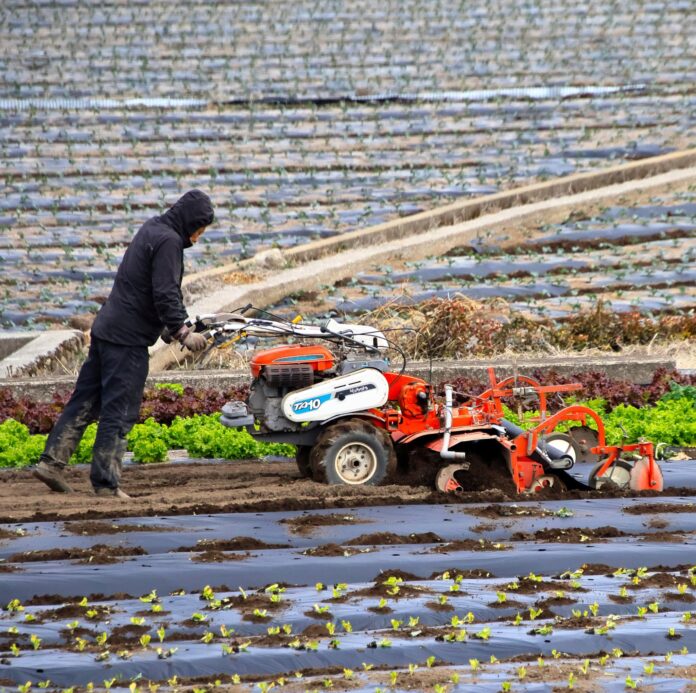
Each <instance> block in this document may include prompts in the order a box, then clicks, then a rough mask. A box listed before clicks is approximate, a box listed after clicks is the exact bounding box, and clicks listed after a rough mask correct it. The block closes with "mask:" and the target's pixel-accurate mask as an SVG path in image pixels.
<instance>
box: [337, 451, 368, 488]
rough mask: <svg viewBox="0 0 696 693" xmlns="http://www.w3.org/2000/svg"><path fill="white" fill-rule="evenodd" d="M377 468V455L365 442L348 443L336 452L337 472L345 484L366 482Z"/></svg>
mask: <svg viewBox="0 0 696 693" xmlns="http://www.w3.org/2000/svg"><path fill="white" fill-rule="evenodd" d="M376 469H377V455H376V454H375V452H374V450H373V449H372V448H371V447H370V446H369V445H366V444H365V443H348V444H347V445H344V446H343V447H342V448H341V449H340V450H339V451H338V453H337V454H336V473H337V474H338V476H340V477H341V481H343V483H345V484H364V483H365V482H366V481H368V480H369V479H370V478H371V477H372V476H373V475H374V473H375V471H376Z"/></svg>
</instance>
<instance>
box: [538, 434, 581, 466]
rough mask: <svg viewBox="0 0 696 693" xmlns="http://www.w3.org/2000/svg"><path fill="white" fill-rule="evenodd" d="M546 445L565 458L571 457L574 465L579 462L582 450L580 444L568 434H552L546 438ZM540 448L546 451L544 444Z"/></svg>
mask: <svg viewBox="0 0 696 693" xmlns="http://www.w3.org/2000/svg"><path fill="white" fill-rule="evenodd" d="M545 443H546V445H547V446H548V447H550V448H552V449H553V450H554V451H555V452H558V453H559V454H561V455H563V456H564V457H570V458H571V459H572V460H573V463H575V462H577V461H578V458H579V457H580V448H579V446H578V444H577V443H576V442H575V440H574V439H573V438H572V437H571V436H569V435H568V434H567V433H551V434H550V435H548V436H546V440H545ZM540 447H541V449H542V450H543V449H544V448H543V444H540Z"/></svg>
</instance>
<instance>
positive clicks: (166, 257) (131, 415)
mask: <svg viewBox="0 0 696 693" xmlns="http://www.w3.org/2000/svg"><path fill="white" fill-rule="evenodd" d="M212 221H213V205H212V203H211V201H210V198H209V197H208V196H207V195H206V194H205V193H203V192H201V191H200V190H191V191H189V192H187V193H186V194H185V195H183V196H182V197H181V198H180V199H179V200H178V201H177V202H176V203H175V204H174V205H173V206H172V207H171V208H170V209H168V210H167V211H166V212H165V213H164V214H163V215H162V216H157V217H152V218H151V219H148V221H146V222H145V223H144V224H143V225H142V226H141V227H140V230H139V231H138V232H137V233H136V234H135V236H134V237H133V240H132V241H131V243H130V245H129V246H128V248H127V249H126V252H125V254H124V256H123V260H122V261H121V264H120V265H119V268H118V272H117V273H116V279H115V280H114V286H113V289H112V290H111V294H110V295H109V297H108V299H107V300H106V303H104V305H103V306H102V307H101V309H100V311H99V313H97V317H96V318H95V320H94V324H93V325H92V336H91V343H90V347H89V354H88V355H87V360H86V361H85V363H84V364H83V366H82V368H81V369H80V374H79V376H78V378H77V383H76V385H75V390H74V392H73V394H72V396H71V397H70V401H69V402H68V403H67V405H66V406H65V409H64V410H63V413H62V414H61V416H60V418H59V419H58V421H57V422H56V425H55V426H54V427H53V430H52V431H51V433H50V435H49V436H48V440H47V441H46V448H45V449H44V451H43V453H42V455H41V458H40V460H39V463H38V464H37V465H36V466H35V467H34V476H35V477H36V478H37V479H40V480H41V481H43V482H44V483H45V484H46V485H47V486H48V487H49V488H50V489H51V490H52V491H57V492H59V493H70V492H71V491H72V489H71V488H70V486H69V485H68V483H67V481H66V479H65V476H64V474H63V472H64V470H65V467H66V465H67V464H68V460H69V459H70V457H71V456H72V454H73V452H74V451H75V448H76V447H77V445H78V443H79V442H80V439H81V438H82V434H83V433H84V431H85V428H86V427H87V425H88V424H89V423H91V422H93V421H96V420H97V419H99V426H98V428H97V437H96V440H95V441H94V449H93V451H92V467H91V471H90V481H91V482H92V486H93V487H94V492H95V493H96V494H97V495H98V496H115V497H116V498H120V499H122V500H128V499H129V498H130V496H128V495H127V494H126V493H124V492H123V491H122V490H121V488H120V487H119V481H120V478H121V461H122V458H123V454H124V452H125V451H126V436H127V435H128V432H129V431H130V430H131V428H132V427H133V424H134V423H135V422H136V421H137V420H138V414H139V412H140V403H141V401H142V396H143V389H144V387H145V378H146V377H147V372H148V365H149V363H148V361H149V354H148V347H149V346H151V345H153V344H154V343H155V342H156V341H157V338H158V337H159V336H160V334H162V337H163V338H164V339H165V341H167V340H168V341H172V339H171V338H172V337H173V339H176V340H178V341H179V342H180V343H181V345H182V347H184V346H185V347H187V348H188V349H190V350H191V351H194V352H195V351H200V350H202V349H204V348H205V346H206V339H205V337H204V336H203V335H201V334H198V333H195V332H191V331H190V330H189V328H188V327H186V325H185V324H184V321H185V320H186V318H187V317H188V313H187V312H186V309H185V308H184V304H183V298H182V294H181V279H182V276H183V259H184V255H183V250H184V248H190V247H191V246H192V245H193V244H194V243H195V242H196V241H197V240H198V239H199V238H200V237H201V235H202V234H203V232H204V231H205V229H206V227H207V226H208V225H209V224H210V223H212ZM170 335H171V337H170Z"/></svg>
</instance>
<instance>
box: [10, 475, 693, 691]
mask: <svg viewBox="0 0 696 693" xmlns="http://www.w3.org/2000/svg"><path fill="white" fill-rule="evenodd" d="M666 464H669V463H666ZM672 464H675V465H676V464H681V465H684V464H687V463H672ZM176 466H177V469H178V468H179V467H181V468H182V470H183V473H184V476H185V473H186V472H185V470H186V466H187V465H186V464H182V465H176ZM208 466H209V467H210V469H211V473H212V470H214V469H215V465H208ZM259 467H261V468H263V467H264V465H263V464H259ZM73 471H75V470H73ZM77 471H78V472H79V471H80V470H77ZM131 471H133V473H134V472H135V471H136V470H130V469H127V470H126V476H128V475H129V474H130V473H131ZM146 471H148V472H150V473H153V474H154V473H156V468H148V469H147V470H146ZM199 471H200V467H199ZM12 475H13V479H14V480H15V483H16V482H17V480H18V476H17V473H16V472H12ZM131 480H132V481H135V478H134V474H133V475H131ZM317 486H319V485H317ZM33 488H34V489H35V490H37V491H38V487H36V486H34V487H33ZM136 488H137V486H136ZM285 488H287V483H286V484H285ZM324 488H326V489H327V490H330V487H324ZM57 500H60V499H57ZM65 500H66V501H67V502H69V503H71V504H73V505H72V507H71V509H70V510H69V511H68V513H72V514H74V513H75V511H76V510H77V507H78V506H77V503H78V502H81V503H82V507H83V509H86V508H87V507H88V505H89V504H90V503H91V502H93V501H92V500H91V498H90V497H89V496H87V495H86V494H84V495H79V494H75V496H74V497H65ZM451 500H452V499H451ZM456 500H457V501H459V500H460V499H459V498H458V497H457V498H456ZM663 504H664V508H665V509H666V510H669V509H670V508H671V509H672V511H673V512H672V514H670V515H669V517H670V520H671V524H670V533H671V534H679V535H682V536H683V539H682V543H680V544H675V543H674V542H673V541H671V540H669V538H665V539H666V540H662V538H661V537H660V535H657V534H656V535H654V536H653V537H652V539H653V540H652V541H646V537H645V534H646V528H645V524H644V523H645V517H646V514H645V513H641V512H639V509H640V508H641V507H642V506H644V509H649V510H650V511H651V512H653V513H655V514H659V513H660V512H661V506H662V505H663ZM691 504H692V500H691V498H690V497H688V496H683V497H679V496H669V495H665V496H657V495H654V494H652V495H651V496H650V497H649V498H642V497H632V498H626V497H625V496H624V497H618V498H609V497H606V496H605V497H595V498H580V499H573V498H565V499H563V500H534V501H527V500H525V499H524V498H520V497H518V498H516V499H515V500H514V502H513V501H512V500H511V502H509V503H500V502H496V503H481V502H479V503H477V504H472V505H462V504H461V503H459V502H458V503H456V504H452V503H449V504H448V503H441V504H423V503H421V504H418V503H408V504H403V503H402V504H392V505H384V504H381V505H376V504H375V505H373V506H370V505H367V506H363V504H362V503H361V502H360V501H359V500H358V498H357V497H353V503H352V504H351V505H348V504H346V507H345V510H344V511H341V512H337V511H336V510H332V509H327V510H321V509H318V508H317V509H315V510H313V511H311V512H307V511H288V510H278V511H270V512H268V511H265V512H264V511H261V510H253V511H251V512H234V513H229V512H228V513H219V512H218V513H213V514H211V513H206V514H202V515H201V514H196V515H193V514H179V515H167V514H164V513H163V514H157V515H156V516H152V517H148V516H142V515H141V516H138V515H132V516H131V517H130V518H129V519H127V520H125V519H124V520H114V521H113V522H112V521H108V520H106V519H103V520H95V521H92V524H91V525H88V529H91V530H98V529H99V528H101V529H102V530H103V536H102V535H101V534H100V533H99V532H97V531H94V532H92V531H86V532H80V531H78V532H74V531H70V527H73V529H74V528H75V526H77V527H78V528H79V526H80V525H79V524H78V523H77V521H75V520H70V519H67V520H65V521H63V520H60V519H56V520H55V521H37V519H32V520H31V521H27V522H16V523H12V524H6V525H5V526H3V527H2V529H3V531H4V536H5V537H6V538H5V539H4V540H3V542H2V543H1V544H0V566H7V567H10V568H14V567H19V568H21V569H22V572H21V573H13V572H6V573H3V580H2V581H0V603H1V604H3V606H4V607H5V610H4V611H3V612H2V613H0V633H2V638H0V680H4V681H7V682H11V683H8V684H7V685H11V686H16V685H18V684H24V683H25V682H26V681H32V682H34V684H35V685H38V684H39V683H41V682H45V681H46V680H48V679H50V680H51V682H52V684H51V685H56V686H59V687H66V686H69V685H78V686H86V685H87V684H89V682H90V681H91V682H94V683H95V685H97V684H100V683H101V682H102V681H104V680H109V681H110V680H111V679H112V678H115V679H116V682H118V683H120V684H121V685H124V686H127V685H129V683H130V681H132V680H134V679H138V685H141V686H142V685H143V683H142V682H156V683H159V684H166V682H167V680H169V681H170V682H171V681H172V680H173V679H172V677H173V676H176V677H177V679H176V682H175V683H174V684H171V683H170V685H182V684H183V682H185V681H191V682H196V681H198V682H199V683H201V682H203V681H212V680H216V679H219V680H220V681H221V682H226V683H227V684H232V683H233V682H238V685H239V686H240V689H245V688H248V687H251V686H252V685H256V684H258V683H259V682H261V683H267V684H270V683H272V682H274V681H275V682H276V684H277V680H278V678H279V677H281V678H282V677H285V681H287V684H288V686H287V687H289V688H290V690H294V688H292V686H295V684H294V683H292V682H293V681H294V680H296V679H295V672H298V673H299V674H301V675H302V677H303V678H302V681H304V683H303V685H304V686H305V688H306V687H307V685H311V686H313V687H316V686H319V687H326V686H332V687H335V688H337V689H339V690H340V689H341V688H346V689H351V690H363V689H364V690H368V689H369V690H374V688H375V687H379V686H380V685H382V686H384V685H387V684H388V683H389V677H390V676H391V677H393V676H396V682H397V683H398V682H399V681H401V682H402V683H401V684H400V685H401V686H402V687H403V688H404V689H405V690H409V689H410V690H422V688H420V687H421V686H425V685H426V684H427V685H430V683H431V682H432V683H433V686H434V685H442V686H444V685H447V686H448V690H450V689H454V687H455V683H457V682H458V683H459V685H460V686H461V685H462V683H463V682H465V681H473V680H476V681H478V682H480V683H481V685H483V686H484V687H485V686H486V685H490V686H491V687H492V688H491V690H499V689H500V687H501V686H502V683H503V682H505V681H508V680H509V681H514V683H515V686H516V688H517V689H520V690H524V686H526V685H528V684H529V685H531V684H532V683H533V682H537V683H538V682H542V683H544V685H546V684H547V683H548V682H558V681H559V679H558V676H560V674H559V672H562V674H563V677H562V681H560V683H559V684H558V685H561V683H562V684H563V685H565V686H567V685H568V681H569V680H571V681H573V682H574V686H575V687H576V688H577V687H580V684H582V685H584V686H585V688H582V687H580V690H593V688H592V686H597V685H599V684H598V683H597V682H598V681H604V680H605V679H606V680H607V681H609V680H614V679H615V677H616V676H617V675H618V672H621V677H622V678H621V683H622V686H623V684H624V679H626V677H627V676H628V677H635V678H638V677H639V676H642V677H644V678H645V677H647V676H650V677H652V678H651V679H650V680H651V681H652V680H658V678H657V677H662V678H664V679H665V680H668V681H669V682H670V683H672V682H674V681H679V680H680V678H679V677H680V676H681V677H684V676H685V675H686V674H685V673H684V672H688V671H689V669H688V667H689V666H693V662H692V659H690V657H691V656H690V655H689V654H688V650H689V649H693V648H694V647H696V630H695V629H694V626H692V621H691V614H690V609H691V608H692V605H693V602H694V600H695V599H696V566H692V565H691V564H690V563H688V562H687V563H685V562H684V558H685V557H687V556H688V553H687V551H688V549H687V548H686V547H685V546H684V543H686V544H687V545H689V546H691V545H692V544H694V540H693V538H692V532H693V531H694V529H696V526H695V525H696V518H695V517H694V516H693V514H689V513H686V512H674V509H675V508H681V507H688V506H689V505H691ZM137 507H138V502H137V501H136V502H135V504H134V508H137ZM505 509H509V510H510V512H507V510H505ZM627 509H631V511H630V512H626V510H627ZM66 510H67V509H66ZM463 510H466V511H467V512H462V511H463ZM132 511H133V512H134V509H132ZM561 511H562V512H561ZM124 512H127V511H126V510H124ZM344 513H345V514H344ZM68 516H69V515H68ZM482 517H485V518H489V519H492V520H493V521H492V522H490V526H489V527H487V528H485V529H484V530H481V528H480V524H481V518H482ZM346 518H348V519H346ZM495 518H500V520H501V521H500V522H498V521H496V520H495ZM79 522H80V523H81V522H83V521H79ZM115 524H117V525H119V526H120V528H121V530H122V531H118V532H113V531H112V528H113V525H115ZM366 526H369V527H370V530H371V531H369V532H367V533H366V532H365V527H366ZM129 527H130V529H129ZM173 529H176V531H169V530H173ZM308 529H309V531H307V530H308ZM162 530H167V531H162ZM107 542H108V543H107ZM48 547H50V548H48ZM503 547H504V549H505V550H501V548H503ZM100 555H105V556H108V557H109V558H111V559H115V560H114V561H113V562H107V563H95V560H92V561H89V560H87V561H85V558H88V557H89V556H93V557H97V558H98V557H99V556H100ZM27 556H29V557H31V560H25V559H26V557H27ZM76 558H80V562H77V563H76V562H74V560H75V559H76ZM683 648H686V649H683ZM648 654H649V656H648ZM638 655H643V656H644V659H643V660H642V661H643V662H644V663H645V664H648V665H649V663H650V662H651V661H653V662H654V664H653V665H652V669H651V671H652V673H651V674H649V675H648V674H646V672H645V671H642V673H641V671H639V670H638V669H637V668H636V667H637V665H636V664H635V662H639V661H640V659H639V657H638ZM631 657H633V659H631ZM634 660H635V662H634ZM363 662H364V663H365V665H364V666H363ZM641 666H642V665H641ZM346 672H353V673H346ZM390 672H394V673H393V674H391V673H390ZM569 677H570V678H569ZM573 677H575V678H573ZM305 679H306V680H305ZM660 680H662V679H660ZM329 681H331V683H328V682H329ZM554 685H555V684H554ZM496 686H497V688H496ZM305 688H300V689H297V690H305ZM530 690H533V689H530ZM660 690H661V689H660ZM665 690H667V689H665Z"/></svg>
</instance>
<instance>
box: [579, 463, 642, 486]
mask: <svg viewBox="0 0 696 693" xmlns="http://www.w3.org/2000/svg"><path fill="white" fill-rule="evenodd" d="M603 464H604V462H603V461H602V462H598V463H597V464H596V465H595V466H594V467H593V468H592V471H591V472H590V479H589V485H590V487H591V488H594V489H600V488H603V487H606V488H614V489H626V488H628V487H629V484H630V482H631V470H632V469H633V465H632V464H631V463H630V462H626V461H625V460H621V459H619V460H616V462H614V464H612V465H611V467H609V469H607V471H606V472H605V473H604V475H603V476H600V477H598V476H597V472H598V471H599V470H600V469H601V468H602V465H603ZM612 477H614V478H612Z"/></svg>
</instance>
